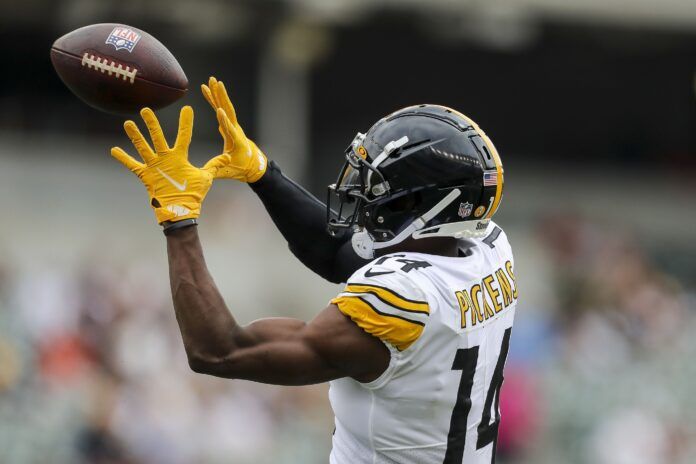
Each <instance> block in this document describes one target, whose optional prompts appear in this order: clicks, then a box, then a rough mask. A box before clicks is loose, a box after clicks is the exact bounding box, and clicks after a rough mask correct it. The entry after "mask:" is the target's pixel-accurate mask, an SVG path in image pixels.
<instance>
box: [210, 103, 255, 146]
mask: <svg viewBox="0 0 696 464" xmlns="http://www.w3.org/2000/svg"><path fill="white" fill-rule="evenodd" d="M217 120H218V124H220V128H221V129H222V131H223V132H224V133H225V136H224V137H225V141H229V142H231V144H232V147H233V148H234V147H243V146H245V142H246V137H244V135H243V134H241V133H240V131H239V130H238V128H237V127H236V126H234V125H233V124H232V122H231V121H230V119H229V118H228V117H227V114H226V113H225V110H223V109H222V108H218V110H217ZM247 148H248V146H247Z"/></svg>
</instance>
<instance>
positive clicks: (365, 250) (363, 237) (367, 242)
mask: <svg viewBox="0 0 696 464" xmlns="http://www.w3.org/2000/svg"><path fill="white" fill-rule="evenodd" d="M461 194H462V192H461V190H459V189H454V190H452V191H451V192H450V193H448V194H447V195H446V196H445V197H444V198H443V199H442V200H440V201H439V202H438V203H437V204H436V205H435V206H433V207H432V208H430V209H429V210H428V211H426V212H425V213H424V214H423V215H422V216H420V217H419V218H417V219H416V220H414V221H413V222H412V223H411V224H409V225H408V227H406V228H405V229H404V230H402V231H401V232H400V233H399V234H398V235H397V236H396V237H394V238H393V239H391V240H388V241H386V242H375V240H374V239H373V238H372V236H371V235H370V233H369V232H368V231H367V230H366V229H365V228H364V227H362V228H360V229H359V230H357V231H356V232H355V233H353V237H352V238H351V242H352V245H353V250H355V252H356V253H357V255H358V256H360V257H361V258H363V259H372V258H374V257H375V250H379V249H381V248H388V247H390V246H394V245H396V244H399V243H401V242H403V241H404V240H406V239H407V238H408V237H410V236H411V235H413V234H414V233H415V232H417V231H419V230H420V229H422V228H423V227H425V225H426V224H427V223H428V222H429V221H430V220H431V219H432V218H434V217H435V216H437V215H438V214H440V213H441V212H442V210H444V209H445V208H447V206H449V204H450V203H452V202H453V201H454V200H456V199H457V198H458V197H459V195H461Z"/></svg>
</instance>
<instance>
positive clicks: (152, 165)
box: [111, 106, 229, 224]
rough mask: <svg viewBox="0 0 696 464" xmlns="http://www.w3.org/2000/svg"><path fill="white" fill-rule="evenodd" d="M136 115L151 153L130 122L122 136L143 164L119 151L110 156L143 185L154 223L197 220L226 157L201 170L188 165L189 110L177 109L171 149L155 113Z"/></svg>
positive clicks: (190, 124) (190, 118) (114, 151)
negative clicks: (133, 147) (128, 141)
mask: <svg viewBox="0 0 696 464" xmlns="http://www.w3.org/2000/svg"><path fill="white" fill-rule="evenodd" d="M140 115H141V116H142V118H143V120H144V121H145V124H146V125H147V129H148V131H149V132H150V137H151V139H152V143H153V145H154V147H155V150H154V151H153V150H152V148H151V147H150V144H148V143H147V141H146V140H145V138H144V137H143V134H142V133H141V132H140V130H139V129H138V126H137V125H136V124H135V123H134V122H133V121H126V122H125V123H124V124H123V127H124V128H125V130H126V134H128V137H129V138H130V140H131V142H133V146H135V149H136V150H137V151H138V153H140V156H141V157H142V159H143V161H145V163H140V162H138V161H136V160H135V159H133V158H132V157H130V156H129V155H128V154H127V153H126V152H125V151H123V150H122V149H121V148H119V147H113V148H112V149H111V156H113V157H114V158H116V159H117V160H118V161H120V162H121V163H122V164H123V165H124V166H125V167H127V168H128V169H130V170H131V171H132V172H133V173H134V174H135V175H136V176H138V177H139V178H140V180H141V181H142V182H143V184H145V188H146V189H147V193H148V194H149V195H150V205H151V206H152V207H153V208H154V210H155V216H156V217H157V222H158V223H160V224H161V223H163V222H165V221H179V220H182V219H190V218H197V217H198V215H199V214H200V213H201V203H202V202H203V199H204V198H205V195H206V194H207V193H208V190H209V189H210V186H211V185H212V183H213V178H214V177H215V175H216V174H217V170H218V169H219V168H221V167H222V166H223V165H225V164H227V163H228V162H229V156H228V155H225V154H222V155H219V156H216V157H215V158H213V159H211V160H210V161H208V163H206V165H205V166H204V167H203V168H197V167H195V166H193V165H192V164H191V163H189V161H188V148H189V145H190V144H191V134H192V131H193V109H192V108H191V107H190V106H184V107H183V108H182V109H181V113H180V115H179V132H178V134H177V136H176V143H174V147H172V148H170V147H169V145H167V141H166V140H165V138H164V134H163V133H162V128H161V127H160V124H159V121H157V117H155V113H154V112H153V111H152V110H151V109H150V108H144V109H142V110H141V111H140Z"/></svg>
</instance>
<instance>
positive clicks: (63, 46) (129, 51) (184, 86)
mask: <svg viewBox="0 0 696 464" xmlns="http://www.w3.org/2000/svg"><path fill="white" fill-rule="evenodd" d="M51 62H52V63H53V67H54V68H55V70H56V72H57V73H58V76H60V78H61V80H62V81H63V82H64V83H65V85H66V86H67V87H68V88H69V89H70V90H71V91H72V92H73V93H74V94H75V95H77V96H78V97H80V98H81V99H82V100H83V101H84V102H85V103H87V104H89V105H91V106H93V107H95V108H97V109H100V110H102V111H106V112H109V113H116V114H129V113H134V112H137V111H138V110H140V109H141V108H143V107H145V106H149V107H150V108H152V109H157V108H162V107H164V106H167V105H169V104H171V103H173V102H175V101H176V100H178V99H179V98H181V97H183V96H184V95H185V94H186V92H187V90H188V79H187V78H186V74H185V73H184V71H183V69H181V66H180V65H179V63H178V62H177V60H176V58H174V55H172V54H171V53H170V52H169V50H167V48H166V47H165V46H164V45H162V43H161V42H160V41H159V40H157V39H155V38H154V37H152V36H151V35H150V34H148V33H147V32H145V31H142V30H140V29H136V28H134V27H131V26H126V25H123V24H112V23H105V24H93V25H90V26H85V27H82V28H80V29H77V30H74V31H72V32H70V33H68V34H66V35H64V36H62V37H60V38H59V39H58V40H56V41H55V42H54V43H53V46H52V47H51Z"/></svg>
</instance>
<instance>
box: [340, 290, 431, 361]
mask: <svg viewBox="0 0 696 464" xmlns="http://www.w3.org/2000/svg"><path fill="white" fill-rule="evenodd" d="M331 303H333V304H335V305H336V306H338V309H339V310H340V311H341V312H342V313H343V314H345V315H346V316H348V317H350V318H351V319H352V320H353V322H355V323H356V324H357V325H358V326H359V327H360V328H362V329H363V330H364V331H365V332H367V333H369V334H370V335H373V336H375V337H377V338H379V339H380V340H383V341H384V342H387V343H390V344H391V345H393V346H395V347H396V349H398V350H399V351H403V350H405V349H407V348H408V347H409V346H411V345H412V344H413V343H414V342H415V341H416V340H418V337H420V335H421V334H422V333H423V327H424V324H423V323H422V322H418V321H412V320H409V319H407V318H405V317H400V316H395V315H392V314H386V313H383V312H381V311H379V310H378V309H377V308H375V307H374V306H372V305H371V304H370V303H368V302H367V301H365V300H363V299H362V298H360V297H354V296H338V297H336V298H334V299H333V300H331Z"/></svg>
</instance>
